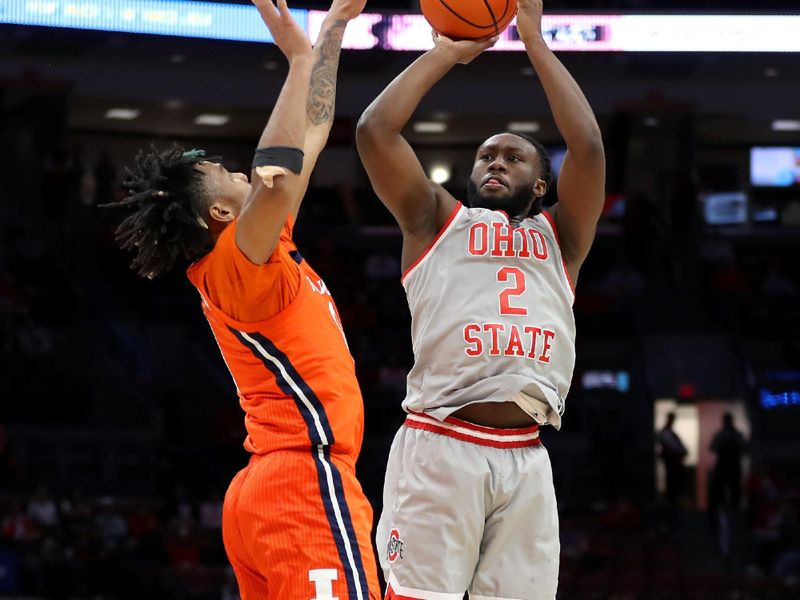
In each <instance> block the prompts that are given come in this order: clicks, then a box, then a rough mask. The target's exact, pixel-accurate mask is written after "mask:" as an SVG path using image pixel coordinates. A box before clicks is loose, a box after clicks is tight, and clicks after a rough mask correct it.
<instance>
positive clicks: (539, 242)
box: [528, 229, 547, 260]
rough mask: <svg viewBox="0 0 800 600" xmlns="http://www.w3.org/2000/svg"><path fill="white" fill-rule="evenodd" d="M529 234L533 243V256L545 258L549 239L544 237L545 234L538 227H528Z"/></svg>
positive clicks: (540, 258)
mask: <svg viewBox="0 0 800 600" xmlns="http://www.w3.org/2000/svg"><path fill="white" fill-rule="evenodd" d="M528 234H529V235H530V236H531V242H532V243H533V257H534V258H537V259H539V260H545V259H546V258H547V241H546V240H545V238H544V234H542V232H541V231H537V230H536V229H528Z"/></svg>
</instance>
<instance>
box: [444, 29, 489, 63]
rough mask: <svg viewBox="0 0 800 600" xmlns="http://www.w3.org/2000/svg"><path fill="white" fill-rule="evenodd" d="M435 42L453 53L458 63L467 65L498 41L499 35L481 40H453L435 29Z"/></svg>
mask: <svg viewBox="0 0 800 600" xmlns="http://www.w3.org/2000/svg"><path fill="white" fill-rule="evenodd" d="M432 33H433V43H434V44H436V47H437V48H446V49H447V50H449V51H450V52H452V53H453V55H454V57H455V58H456V63H457V64H461V65H466V64H468V63H470V62H472V61H473V60H474V59H475V57H476V56H478V55H479V54H480V53H481V52H483V51H484V50H486V49H487V48H491V47H492V46H494V45H495V43H497V40H498V36H494V37H490V38H483V39H480V40H458V41H455V40H451V39H450V38H449V37H447V36H445V35H442V34H441V33H438V32H437V31H433V32H432Z"/></svg>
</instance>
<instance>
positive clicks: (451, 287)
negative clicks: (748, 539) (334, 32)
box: [357, 0, 605, 600]
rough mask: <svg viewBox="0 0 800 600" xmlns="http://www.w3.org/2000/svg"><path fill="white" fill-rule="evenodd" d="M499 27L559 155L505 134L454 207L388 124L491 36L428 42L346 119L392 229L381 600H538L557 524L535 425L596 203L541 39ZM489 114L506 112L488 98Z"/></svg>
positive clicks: (565, 365)
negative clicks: (399, 296) (394, 358)
mask: <svg viewBox="0 0 800 600" xmlns="http://www.w3.org/2000/svg"><path fill="white" fill-rule="evenodd" d="M541 15H542V3H541V0H520V1H519V13H518V17H517V26H518V28H519V33H520V36H521V38H522V40H523V41H524V43H525V48H526V50H527V53H528V57H529V58H530V60H531V63H532V65H533V68H534V69H535V70H536V73H537V75H538V76H539V81H540V82H541V84H542V87H543V88H544V91H545V94H546V96H547V99H548V102H549V105H550V109H551V111H552V113H553V117H554V119H555V122H556V125H557V126H558V130H559V131H560V133H561V135H562V136H563V138H564V141H565V142H566V145H567V148H568V151H567V153H566V157H565V158H564V161H563V166H562V168H561V175H560V177H559V180H558V198H559V202H558V204H557V205H556V206H553V207H552V208H550V209H548V210H543V209H542V197H543V196H544V194H545V192H546V190H547V186H548V183H549V181H550V161H549V159H548V157H547V155H546V153H545V151H544V149H543V148H542V146H541V145H540V144H539V143H538V142H536V141H533V140H529V139H527V138H523V137H520V136H519V135H514V134H511V133H499V134H497V135H493V136H492V137H490V138H489V139H487V140H486V141H485V142H483V143H482V144H481V146H480V148H478V151H477V153H476V155H475V163H474V166H473V169H472V174H471V176H470V180H469V195H468V204H467V206H463V205H462V204H461V203H460V202H459V201H457V200H456V199H455V198H453V196H451V195H450V194H449V193H448V192H447V191H445V190H444V189H443V188H442V187H440V186H439V185H436V184H434V183H432V182H431V181H429V180H428V179H427V177H426V176H425V172H424V170H423V168H422V166H421V165H420V163H419V161H418V159H417V158H416V156H415V155H414V152H413V151H412V149H411V147H410V146H409V144H408V143H407V142H406V140H404V139H403V137H402V135H401V131H402V129H403V127H404V126H405V125H406V123H407V122H408V120H409V119H410V118H411V116H412V115H413V113H414V110H415V109H416V108H417V105H418V104H419V102H420V101H421V99H422V98H423V97H424V96H425V94H426V93H427V92H428V91H429V90H430V89H431V87H432V86H433V85H434V84H435V83H436V82H437V81H439V79H441V78H442V77H443V76H444V75H445V74H446V73H447V72H448V71H449V70H450V69H451V68H452V67H454V66H455V65H456V64H459V63H462V64H466V63H468V62H470V61H471V60H472V59H473V58H475V57H476V56H477V55H478V54H479V53H480V52H481V51H483V50H485V49H486V48H488V47H489V46H491V45H492V44H493V43H494V40H485V41H482V42H481V41H458V42H454V41H451V40H449V39H446V38H444V37H438V39H436V44H435V47H434V48H433V49H431V50H429V51H428V52H426V53H425V54H423V55H422V56H421V57H420V58H419V59H417V60H416V61H415V62H414V63H413V64H412V65H411V66H409V67H408V68H407V69H406V70H405V71H404V72H403V73H401V74H400V75H399V76H398V77H397V78H396V79H395V80H394V81H393V82H392V83H391V84H390V85H389V86H388V87H387V88H386V89H385V90H384V91H383V93H381V95H380V96H378V98H377V99H376V100H375V101H374V102H373V103H372V104H371V105H370V106H369V107H368V108H367V110H366V111H365V112H364V114H363V116H362V117H361V120H360V122H359V126H358V135H357V141H358V149H359V153H360V155H361V159H362V160H363V162H364V165H365V167H366V169H367V173H368V174H369V177H370V180H371V181H372V185H373V186H374V189H375V191H376V193H377V194H378V196H380V198H381V200H382V201H383V202H384V203H385V204H386V206H387V207H388V208H389V210H390V211H391V212H392V214H393V215H394V216H395V218H396V219H397V222H398V223H399V225H400V228H401V229H402V232H403V250H402V264H403V270H404V274H403V278H402V282H403V285H404V287H405V290H406V294H407V297H408V303H409V307H410V310H411V315H412V331H411V334H412V341H413V348H414V358H415V364H414V367H413V369H412V370H411V372H410V374H409V376H408V395H407V396H406V399H405V401H404V402H403V407H404V409H405V410H406V411H407V413H408V416H407V418H406V421H405V424H404V426H403V427H401V429H400V431H399V432H398V433H397V435H396V437H395V440H394V443H393V445H392V450H391V453H390V457H389V465H388V468H387V474H386V482H385V488H384V508H383V513H382V515H381V518H380V523H379V525H378V532H377V546H378V551H379V556H380V559H381V564H382V567H383V569H384V572H385V574H386V579H387V582H388V590H387V595H386V597H387V598H397V599H400V598H402V599H412V598H413V599H419V600H434V599H435V600H461V598H462V597H463V594H464V592H465V591H469V593H470V595H471V597H472V598H476V599H480V600H490V599H492V600H508V599H512V598H514V599H516V600H553V599H554V598H555V595H556V587H557V580H558V560H559V541H558V515H557V511H556V499H555V493H554V490H553V483H552V472H551V468H550V461H549V458H548V455H547V452H546V451H545V449H544V448H543V447H542V446H541V444H540V443H539V427H540V426H541V425H544V424H550V425H553V426H555V427H556V428H558V427H559V426H560V424H561V415H562V413H563V410H564V399H565V398H566V396H567V391H568V390H569V386H570V380H571V378H572V371H573V366H574V360H575V322H574V319H573V314H572V303H573V299H574V287H573V283H574V282H575V281H577V279H578V274H579V271H580V268H581V264H582V263H583V261H584V259H585V258H586V256H587V253H588V252H589V248H590V246H591V244H592V241H593V238H594V234H595V228H596V223H597V219H598V218H599V216H600V212H601V209H602V206H603V199H604V186H605V158H604V150H603V144H602V140H601V136H600V129H599V128H598V125H597V122H596V120H595V117H594V115H593V114H592V110H591V108H590V106H589V104H588V102H587V101H586V98H585V97H584V95H583V94H582V93H581V90H580V89H579V87H578V85H577V84H576V82H575V80H574V79H573V78H572V77H571V76H570V74H569V73H568V72H567V70H566V69H565V68H564V66H563V65H562V64H561V63H560V62H559V60H558V59H557V58H556V57H555V56H554V55H553V54H552V52H550V50H549V49H548V47H547V45H546V44H545V41H544V39H543V38H542V34H541ZM497 100H498V108H499V110H501V111H502V110H504V108H505V107H506V106H507V105H508V103H509V101H512V103H513V104H514V105H518V104H520V102H524V99H523V98H513V99H511V98H507V97H505V98H498V99H497Z"/></svg>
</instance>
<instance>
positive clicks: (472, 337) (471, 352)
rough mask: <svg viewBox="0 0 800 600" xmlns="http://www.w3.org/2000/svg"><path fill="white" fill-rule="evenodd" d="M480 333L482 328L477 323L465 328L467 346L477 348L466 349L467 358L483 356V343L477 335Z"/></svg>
mask: <svg viewBox="0 0 800 600" xmlns="http://www.w3.org/2000/svg"><path fill="white" fill-rule="evenodd" d="M480 332H481V326H480V325H477V324H475V323H470V324H469V325H467V326H466V327H464V341H465V342H466V343H467V344H473V345H474V346H475V347H474V348H470V347H467V348H465V349H464V352H466V353H467V356H480V355H481V354H483V341H481V338H479V337H477V335H476V334H478V333H480Z"/></svg>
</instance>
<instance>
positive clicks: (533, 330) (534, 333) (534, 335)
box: [523, 325, 542, 358]
mask: <svg viewBox="0 0 800 600" xmlns="http://www.w3.org/2000/svg"><path fill="white" fill-rule="evenodd" d="M523 331H524V332H525V333H529V334H530V336H531V343H530V345H529V346H528V348H529V351H528V358H536V340H537V339H538V338H539V334H540V333H542V328H541V327H533V326H532V325H526V326H525V327H524V328H523Z"/></svg>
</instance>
